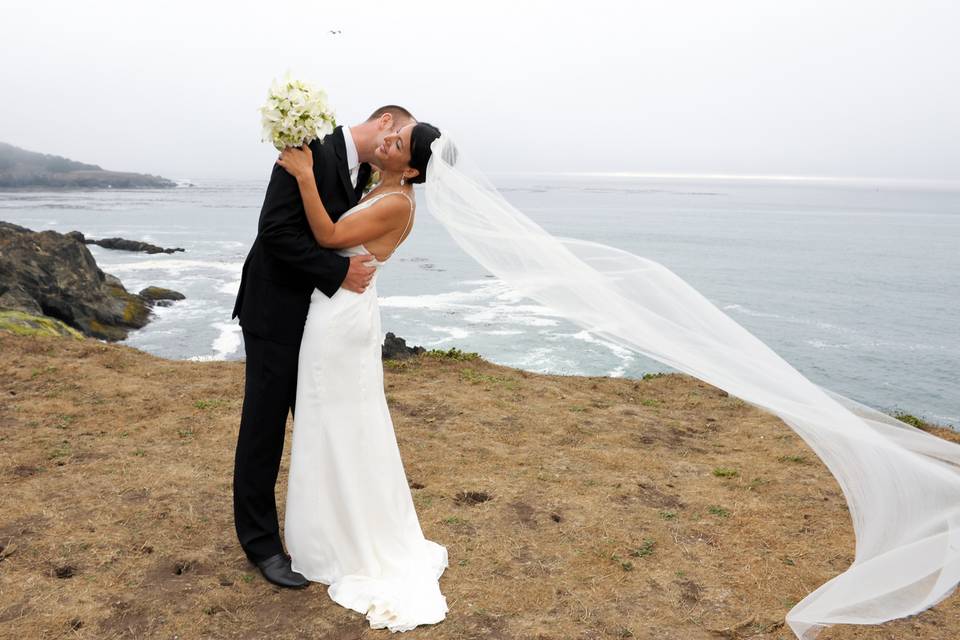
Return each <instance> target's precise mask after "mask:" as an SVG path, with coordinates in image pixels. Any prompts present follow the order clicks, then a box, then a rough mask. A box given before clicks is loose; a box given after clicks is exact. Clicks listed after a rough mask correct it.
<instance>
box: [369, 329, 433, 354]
mask: <svg viewBox="0 0 960 640" xmlns="http://www.w3.org/2000/svg"><path fill="white" fill-rule="evenodd" d="M424 351H426V349H424V348H423V347H408V346H407V341H406V340H404V339H403V338H398V337H397V336H395V335H393V333H391V332H389V331H388V332H387V335H386V337H385V338H384V340H383V347H382V348H381V349H380V354H381V357H382V358H383V359H384V360H402V359H404V358H409V357H411V356H415V355H417V354H420V353H423V352H424Z"/></svg>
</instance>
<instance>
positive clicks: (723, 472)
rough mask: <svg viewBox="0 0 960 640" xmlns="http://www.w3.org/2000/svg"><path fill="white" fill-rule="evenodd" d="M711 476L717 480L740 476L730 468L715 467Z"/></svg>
mask: <svg viewBox="0 0 960 640" xmlns="http://www.w3.org/2000/svg"><path fill="white" fill-rule="evenodd" d="M713 475H715V476H717V477H718V478H736V477H737V476H738V475H740V472H739V471H737V470H736V469H734V468H732V467H715V468H714V470H713Z"/></svg>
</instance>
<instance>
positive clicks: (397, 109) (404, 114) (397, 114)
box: [367, 104, 417, 122]
mask: <svg viewBox="0 0 960 640" xmlns="http://www.w3.org/2000/svg"><path fill="white" fill-rule="evenodd" d="M385 113H389V114H390V115H391V116H393V119H394V120H412V121H413V122H416V121H417V119H416V118H414V117H413V114H412V113H410V112H409V111H407V110H406V109H404V108H403V107H401V106H398V105H395V104H388V105H384V106H382V107H380V108H379V109H377V110H376V111H374V112H373V113H371V114H370V117H369V118H367V122H370V121H371V120H376V119H377V118H379V117H380V116H382V115H383V114H385Z"/></svg>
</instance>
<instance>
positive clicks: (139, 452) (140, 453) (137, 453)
mask: <svg viewBox="0 0 960 640" xmlns="http://www.w3.org/2000/svg"><path fill="white" fill-rule="evenodd" d="M133 455H135V456H138V457H140V458H142V457H143V456H145V455H147V452H146V451H145V450H143V449H134V450H133Z"/></svg>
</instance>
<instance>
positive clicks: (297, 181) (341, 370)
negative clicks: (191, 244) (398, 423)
mask: <svg viewBox="0 0 960 640" xmlns="http://www.w3.org/2000/svg"><path fill="white" fill-rule="evenodd" d="M439 137H440V131H439V130H438V129H437V128H436V127H434V126H433V125H431V124H428V123H426V122H417V120H416V119H415V118H414V117H413V116H412V115H411V114H410V112H409V111H408V110H407V109H404V108H403V107H399V106H396V105H387V106H384V107H381V108H379V109H377V110H375V111H374V112H373V113H372V114H371V115H370V117H369V118H367V120H366V121H364V122H362V123H360V124H358V125H356V126H353V127H336V128H335V129H334V130H333V132H332V133H330V134H328V135H327V136H326V137H325V138H323V139H322V140H314V141H313V142H311V143H310V144H309V145H303V146H301V147H299V148H298V147H287V148H286V149H284V150H283V152H282V153H281V155H280V157H279V159H278V160H277V162H276V164H275V165H274V168H273V172H272V174H271V176H270V182H269V184H268V186H267V193H266V196H265V197H264V202H263V207H262V209H261V211H260V220H259V223H258V226H257V237H256V240H255V241H254V243H253V246H252V247H251V249H250V252H249V254H248V255H247V258H246V261H245V262H244V265H243V272H242V276H241V281H240V288H239V291H238V293H237V299H236V304H235V306H234V310H233V317H239V321H240V325H241V327H242V330H243V341H244V349H245V351H246V379H245V386H244V397H243V408H242V411H241V418H240V431H239V434H238V437H237V447H236V453H235V458H234V478H233V502H234V522H235V526H236V531H237V537H238V538H239V541H240V545H241V547H242V548H243V551H244V553H245V554H246V556H247V558H249V560H250V561H251V562H252V563H254V564H255V565H256V566H257V568H258V569H259V570H260V572H261V573H262V575H263V577H264V578H266V579H267V580H268V581H270V582H272V583H273V584H276V585H279V586H281V587H291V588H302V587H305V586H307V585H308V584H309V583H310V582H320V583H323V584H325V585H328V588H327V593H328V594H329V596H330V597H331V599H333V601H334V602H336V603H338V604H340V605H342V606H344V607H348V608H350V609H353V610H354V611H357V612H359V613H362V614H366V617H367V619H368V620H369V622H370V626H371V627H372V628H375V629H376V628H383V627H387V628H389V629H390V630H391V631H406V630H409V629H412V628H414V627H416V626H417V625H420V624H431V623H436V622H439V621H441V620H443V618H444V617H445V615H446V612H447V602H446V598H445V597H444V596H443V594H442V593H441V592H440V588H439V584H438V580H439V578H440V576H441V574H442V573H443V571H444V569H445V568H446V567H447V565H448V557H447V549H446V547H444V546H442V545H439V544H437V543H436V542H433V541H431V540H427V539H426V538H425V537H424V535H423V531H422V530H421V528H420V522H419V520H418V518H417V513H416V510H415V509H414V504H413V497H412V495H411V492H410V488H409V486H408V484H407V479H406V475H405V472H404V468H403V463H402V460H401V458H400V451H399V448H398V446H397V439H396V435H395V433H394V429H393V422H392V420H391V417H390V412H389V410H388V408H387V403H386V397H385V394H384V388H383V365H382V361H381V344H382V342H383V335H382V333H381V324H380V309H379V306H378V299H377V287H376V282H377V275H378V273H379V270H380V269H381V268H382V267H383V265H385V264H386V263H387V262H388V261H389V259H390V256H391V255H393V253H394V251H396V249H397V247H399V246H400V245H401V244H402V243H403V241H404V240H405V239H406V238H407V237H408V236H409V234H410V232H411V230H412V229H413V225H414V212H415V210H416V202H415V196H414V191H413V185H414V184H417V183H422V182H423V181H424V180H425V178H426V172H427V164H428V161H429V160H430V156H431V145H432V143H433V142H434V141H435V140H436V139H437V138H439ZM371 165H373V166H375V167H376V169H377V170H378V171H377V173H378V174H379V176H380V179H379V182H377V183H376V184H375V185H374V186H373V188H372V189H370V190H369V191H367V192H366V193H364V192H365V189H364V187H365V186H366V185H367V181H368V180H369V178H370V176H371V173H372V166H371ZM288 411H290V412H291V413H292V414H293V416H294V427H293V434H292V443H291V449H290V471H289V478H288V483H287V495H286V511H285V514H284V535H283V541H284V542H286V548H287V550H288V552H289V555H288V554H287V553H285V552H284V545H283V544H282V542H281V537H280V529H279V522H278V516H277V505H276V499H275V495H274V489H275V484H276V480H277V475H278V473H279V469H280V460H281V456H282V453H283V445H284V436H285V430H286V421H287V412H288Z"/></svg>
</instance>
